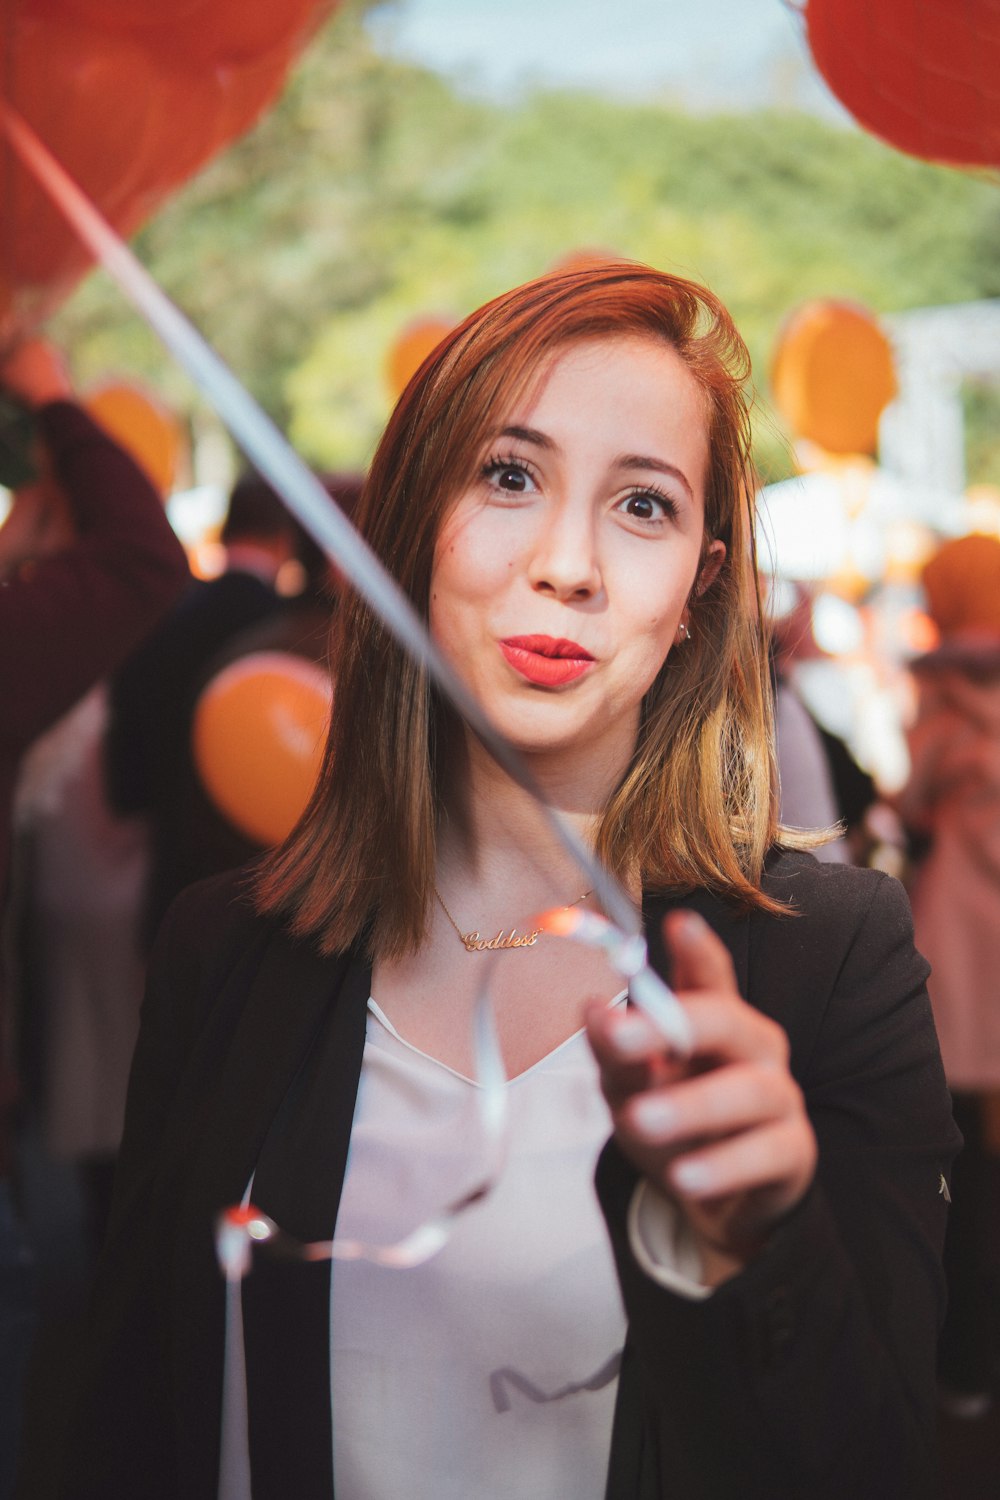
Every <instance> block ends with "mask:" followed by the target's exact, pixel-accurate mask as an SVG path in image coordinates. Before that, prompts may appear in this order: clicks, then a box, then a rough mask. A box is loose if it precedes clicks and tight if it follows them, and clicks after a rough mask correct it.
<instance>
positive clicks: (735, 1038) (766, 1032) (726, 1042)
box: [681, 993, 789, 1068]
mask: <svg viewBox="0 0 1000 1500" xmlns="http://www.w3.org/2000/svg"><path fill="white" fill-rule="evenodd" d="M681 999H682V1000H683V1002H684V1008H685V1010H686V1011H687V1015H688V1020H689V1021H690V1023H691V1032H692V1046H691V1058H692V1059H693V1060H697V1059H699V1058H703V1059H704V1058H719V1059H722V1060H727V1061H733V1062H735V1061H738V1060H740V1059H746V1060H752V1061H756V1062H760V1063H765V1064H772V1065H774V1066H776V1067H782V1068H784V1067H786V1066H787V1064H788V1055H789V1047H788V1037H787V1035H786V1033H785V1031H784V1028H783V1027H781V1026H779V1025H778V1023H777V1021H772V1020H771V1018H770V1016H765V1015H763V1014H762V1013H761V1012H760V1011H759V1010H755V1009H754V1007H753V1006H752V1005H748V1004H747V1003H746V1001H745V1000H740V999H739V998H738V997H734V996H731V995H726V994H722V995H720V994H708V993H705V994H699V993H694V994H690V993H688V994H682V996H681Z"/></svg>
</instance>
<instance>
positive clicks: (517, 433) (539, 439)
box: [498, 427, 558, 451]
mask: <svg viewBox="0 0 1000 1500" xmlns="http://www.w3.org/2000/svg"><path fill="white" fill-rule="evenodd" d="M498 436H499V437H502V438H516V439H517V440H518V441H519V442H522V443H533V444H534V445H535V447H536V448H546V449H548V450H549V451H552V450H553V449H554V448H556V447H557V446H558V445H557V444H556V443H554V442H553V441H552V439H551V438H550V437H548V436H547V435H546V434H545V433H544V432H539V431H538V429H537V428H535V427H504V428H503V430H502V431H501V432H500V433H499V434H498Z"/></svg>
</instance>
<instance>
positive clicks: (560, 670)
mask: <svg viewBox="0 0 1000 1500" xmlns="http://www.w3.org/2000/svg"><path fill="white" fill-rule="evenodd" d="M500 650H501V651H502V652H503V654H504V656H505V658H506V659H507V661H508V662H509V663H510V665H511V666H512V667H513V668H514V671H515V672H519V673H520V674H521V676H522V677H525V678H527V680H528V681H529V682H533V683H536V684H537V685H538V686H539V687H562V685H563V684H564V683H566V682H573V681H574V679H575V678H577V677H582V676H583V674H584V672H588V671H589V670H590V668H591V667H592V666H593V665H594V658H593V657H592V656H591V654H590V652H589V651H585V650H584V648H583V647H582V646H578V645H577V643H576V641H563V640H556V639H555V638H554V637H553V636H551V635H512V636H509V637H508V639H507V640H505V641H501V642H500Z"/></svg>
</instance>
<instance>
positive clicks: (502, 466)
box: [483, 459, 535, 495]
mask: <svg viewBox="0 0 1000 1500" xmlns="http://www.w3.org/2000/svg"><path fill="white" fill-rule="evenodd" d="M483 477H484V478H485V479H486V480H487V481H488V483H490V484H491V485H493V486H494V488H495V489H498V490H504V491H506V493H507V494H508V495H526V494H528V493H529V492H530V491H531V490H533V489H534V488H535V481H534V480H533V479H532V477H531V475H530V474H529V473H528V470H527V469H526V468H525V467H524V465H523V464H515V463H502V462H500V461H499V460H497V459H493V460H491V461H490V462H489V463H488V464H485V465H484V467H483Z"/></svg>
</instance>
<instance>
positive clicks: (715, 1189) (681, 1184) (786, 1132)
mask: <svg viewBox="0 0 1000 1500" xmlns="http://www.w3.org/2000/svg"><path fill="white" fill-rule="evenodd" d="M815 1169H816V1138H815V1136H814V1135H813V1132H812V1130H811V1128H810V1126H809V1123H808V1121H807V1120H804V1119H798V1118H795V1119H783V1120H779V1121H774V1122H772V1123H771V1124H768V1125H762V1126H761V1127H760V1128H759V1129H757V1130H751V1131H745V1132H744V1133H743V1134H742V1135H737V1136H733V1137H731V1138H729V1139H727V1140H724V1141H717V1142H715V1143H713V1144H712V1145H710V1146H702V1147H699V1148H698V1149H697V1150H695V1151H691V1152H684V1153H683V1154H682V1155H679V1156H675V1157H674V1158H672V1159H671V1160H668V1161H666V1162H665V1163H664V1168H663V1170H664V1175H665V1181H666V1186H667V1188H668V1191H670V1192H671V1193H672V1194H674V1195H676V1197H677V1198H679V1199H680V1200H681V1201H682V1202H683V1201H684V1200H689V1201H691V1202H704V1201H705V1200H706V1199H713V1198H724V1197H727V1196H730V1195H733V1194H747V1193H752V1192H754V1191H756V1190H759V1189H762V1188H767V1187H773V1188H774V1189H775V1191H776V1194H777V1196H778V1201H777V1203H772V1204H771V1205H769V1208H770V1210H771V1212H775V1211H782V1210H783V1209H784V1208H785V1207H788V1206H790V1205H791V1204H793V1203H797V1202H798V1200H799V1198H801V1196H802V1194H803V1193H804V1192H805V1190H806V1188H807V1187H808V1185H809V1183H810V1181H811V1180H812V1176H813V1173H814V1171H815Z"/></svg>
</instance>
